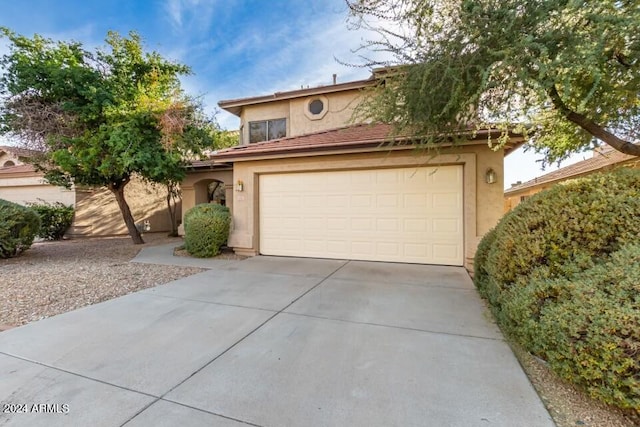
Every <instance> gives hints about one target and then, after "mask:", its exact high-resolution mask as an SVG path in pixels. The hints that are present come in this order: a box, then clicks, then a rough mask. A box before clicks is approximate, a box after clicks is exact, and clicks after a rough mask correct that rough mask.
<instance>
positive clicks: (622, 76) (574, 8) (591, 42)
mask: <svg viewBox="0 0 640 427" xmlns="http://www.w3.org/2000/svg"><path fill="white" fill-rule="evenodd" d="M346 1H347V4H348V5H349V8H350V11H351V19H352V21H353V22H355V24H356V25H358V26H364V27H367V28H369V29H373V30H375V31H376V32H377V34H378V35H379V36H380V37H379V38H377V39H375V40H371V41H368V42H365V43H364V44H363V45H361V48H360V53H361V57H363V58H365V60H366V59H367V58H368V57H369V55H370V54H369V53H362V52H371V51H373V52H379V51H383V52H386V53H391V54H392V57H393V60H391V61H388V62H381V61H372V60H367V61H366V62H367V65H369V66H371V65H377V66H381V65H383V66H385V67H388V68H386V72H385V73H383V74H382V80H381V83H380V84H379V85H378V86H377V87H376V88H375V90H374V92H373V93H372V94H371V97H370V98H369V102H367V103H365V104H364V107H363V109H362V110H361V113H362V114H364V115H366V116H367V117H368V118H373V119H377V120H381V121H385V122H393V123H396V125H397V128H398V130H402V131H410V132H414V133H415V134H419V135H427V136H428V137H427V139H428V140H429V141H431V142H437V139H438V137H436V135H445V136H448V135H454V134H459V133H460V132H465V131H467V130H468V128H469V126H470V125H473V126H474V127H476V128H479V127H482V126H496V127H498V128H499V129H501V130H502V131H503V132H502V135H503V138H502V141H504V140H506V139H507V138H508V132H509V130H512V129H514V126H516V125H518V124H526V126H525V127H520V129H519V130H520V131H523V132H524V133H525V134H526V135H528V136H529V137H530V145H531V146H533V147H534V148H535V149H536V150H537V151H538V152H542V153H544V154H545V160H546V161H548V162H553V161H560V160H562V159H564V158H566V157H567V156H568V155H569V154H570V153H572V152H575V151H580V150H583V149H587V148H589V147H590V146H593V145H596V141H595V140H596V139H597V140H600V141H602V142H605V143H607V144H609V145H610V146H612V147H613V148H615V149H616V150H618V151H621V152H623V153H627V154H631V155H635V156H638V155H640V145H636V144H635V143H636V142H637V141H638V140H639V139H640V127H639V126H638V125H640V114H639V113H640V8H639V7H638V3H637V1H628V0H626V1H625V0H600V1H587V0H346Z"/></svg>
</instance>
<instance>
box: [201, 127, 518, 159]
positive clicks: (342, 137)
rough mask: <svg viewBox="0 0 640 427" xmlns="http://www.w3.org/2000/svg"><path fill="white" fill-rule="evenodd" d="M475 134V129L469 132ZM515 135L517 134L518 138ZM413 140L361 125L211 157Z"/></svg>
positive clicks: (354, 146)
mask: <svg viewBox="0 0 640 427" xmlns="http://www.w3.org/2000/svg"><path fill="white" fill-rule="evenodd" d="M469 131H470V132H473V130H471V129H470V130H469ZM492 131H493V130H492V129H487V130H482V131H478V132H476V139H477V137H478V136H480V135H485V134H488V133H490V132H492ZM514 136H515V135H514ZM410 139H411V138H410V137H407V136H393V135H392V126H391V125H388V124H381V123H378V124H357V125H351V126H345V127H341V128H336V129H329V130H324V131H320V132H315V133H309V134H304V135H298V136H292V137H285V138H281V139H276V140H271V141H262V142H257V143H253V144H248V145H238V146H235V147H231V148H227V149H224V150H222V151H219V152H217V153H215V154H213V155H211V156H210V159H211V160H214V161H215V160H225V159H233V158H240V157H252V156H265V155H267V156H268V155H275V154H276V153H300V152H305V151H308V152H317V151H328V150H335V149H348V148H367V147H375V146H379V145H382V144H384V143H390V144H391V143H392V144H393V145H394V146H398V145H402V146H406V145H408V142H409V140H410Z"/></svg>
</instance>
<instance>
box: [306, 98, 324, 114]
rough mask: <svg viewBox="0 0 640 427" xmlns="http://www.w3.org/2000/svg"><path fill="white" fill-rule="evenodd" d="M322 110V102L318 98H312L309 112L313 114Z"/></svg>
mask: <svg viewBox="0 0 640 427" xmlns="http://www.w3.org/2000/svg"><path fill="white" fill-rule="evenodd" d="M322 110H324V103H323V102H322V100H320V99H314V100H313V101H311V102H310V103H309V112H310V113H311V114H313V115H318V114H320V113H322Z"/></svg>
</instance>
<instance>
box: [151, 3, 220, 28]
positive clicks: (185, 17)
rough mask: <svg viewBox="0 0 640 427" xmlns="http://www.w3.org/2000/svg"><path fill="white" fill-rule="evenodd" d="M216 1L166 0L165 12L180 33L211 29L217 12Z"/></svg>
mask: <svg viewBox="0 0 640 427" xmlns="http://www.w3.org/2000/svg"><path fill="white" fill-rule="evenodd" d="M216 6H217V1H214V0H166V1H165V3H164V10H165V12H166V13H167V17H168V19H169V22H170V23H171V26H172V27H173V29H174V31H176V32H178V33H182V32H185V31H186V32H193V31H198V30H205V29H209V27H210V25H211V22H212V20H213V16H214V13H213V12H214V10H216Z"/></svg>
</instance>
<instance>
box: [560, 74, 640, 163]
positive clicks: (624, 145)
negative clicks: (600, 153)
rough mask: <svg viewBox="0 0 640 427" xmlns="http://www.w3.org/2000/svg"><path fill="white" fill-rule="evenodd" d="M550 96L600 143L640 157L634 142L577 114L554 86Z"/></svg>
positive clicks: (639, 146)
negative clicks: (619, 136)
mask: <svg viewBox="0 0 640 427" xmlns="http://www.w3.org/2000/svg"><path fill="white" fill-rule="evenodd" d="M549 96H550V97H551V101H552V102H553V105H554V106H555V107H556V108H557V109H558V110H559V111H560V112H561V113H562V114H563V115H564V116H565V117H566V118H567V120H569V121H570V122H572V123H575V124H576V125H578V126H580V127H581V128H582V129H584V130H586V131H587V132H589V133H590V134H591V135H593V136H594V137H595V138H598V139H599V140H600V141H602V142H604V143H606V144H608V145H610V146H611V147H613V148H614V149H616V150H618V151H620V152H621V153H624V154H629V155H631V156H640V145H636V144H633V143H632V142H629V141H625V140H624V139H622V138H618V137H617V136H616V135H614V134H613V133H611V132H609V131H608V130H606V129H605V128H603V127H602V126H600V125H599V124H597V123H596V122H594V121H593V120H591V119H589V118H588V117H586V116H584V115H582V114H580V113H576V112H575V111H573V110H572V109H570V108H569V107H567V105H566V104H565V103H564V101H563V100H562V98H561V97H560V94H559V93H558V89H556V87H555V86H553V87H552V88H551V89H550V90H549Z"/></svg>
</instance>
